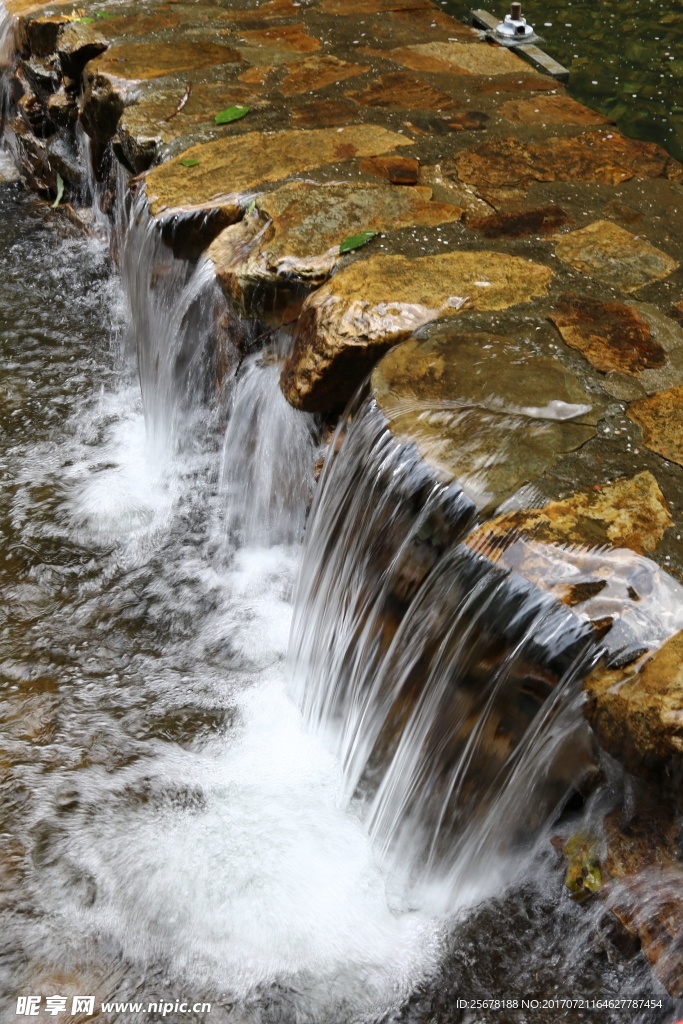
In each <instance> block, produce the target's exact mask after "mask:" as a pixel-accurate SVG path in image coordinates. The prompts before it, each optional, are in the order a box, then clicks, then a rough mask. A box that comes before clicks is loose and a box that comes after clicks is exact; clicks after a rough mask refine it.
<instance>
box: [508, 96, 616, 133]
mask: <svg viewBox="0 0 683 1024" xmlns="http://www.w3.org/2000/svg"><path fill="white" fill-rule="evenodd" d="M500 112H501V114H502V115H503V117H504V118H506V120H508V121H512V123H513V124H543V125H544V124H552V125H555V124H571V125H601V124H611V123H612V122H611V121H610V119H609V118H608V117H603V115H602V114H598V113H597V111H595V110H591V109H590V108H589V107H584V105H583V103H577V102H576V100H573V99H572V98H571V96H567V94H566V93H564V92H562V93H558V94H557V95H553V94H546V95H540V96H530V97H524V98H523V99H515V100H508V101H507V102H506V103H503V105H502V106H501V108H500Z"/></svg>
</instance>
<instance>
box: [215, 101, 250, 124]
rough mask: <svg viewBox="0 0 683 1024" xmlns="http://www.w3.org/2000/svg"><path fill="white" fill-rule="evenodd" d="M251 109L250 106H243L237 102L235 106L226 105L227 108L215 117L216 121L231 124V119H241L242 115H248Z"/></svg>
mask: <svg viewBox="0 0 683 1024" xmlns="http://www.w3.org/2000/svg"><path fill="white" fill-rule="evenodd" d="M250 109H251V108H250V107H242V106H240V104H239V103H237V104H236V105H235V106H234V107H226V109H225V110H221V111H220V113H218V114H216V116H215V117H214V121H215V122H216V124H230V122H231V121H239V119H240V118H241V117H246V116H247V114H248V113H249V110H250Z"/></svg>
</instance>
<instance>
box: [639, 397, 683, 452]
mask: <svg viewBox="0 0 683 1024" xmlns="http://www.w3.org/2000/svg"><path fill="white" fill-rule="evenodd" d="M626 414H627V416H628V418H629V419H630V420H632V421H633V422H634V423H637V424H638V426H639V427H641V429H642V431H643V444H644V445H645V447H646V448H649V449H650V451H652V452H656V453H657V455H661V456H663V458H665V459H667V460H668V461H669V462H675V463H677V465H679V466H683V385H676V386H675V387H673V388H667V390H666V391H659V392H657V393H656V394H654V395H651V396H650V397H648V398H643V399H641V400H640V401H638V402H631V404H630V405H629V407H628V409H627V412H626Z"/></svg>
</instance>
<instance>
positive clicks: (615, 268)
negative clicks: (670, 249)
mask: <svg viewBox="0 0 683 1024" xmlns="http://www.w3.org/2000/svg"><path fill="white" fill-rule="evenodd" d="M555 253H556V255H557V256H558V257H559V258H560V259H561V260H563V261H564V262H565V263H568V264H569V265H570V266H572V267H574V269H575V270H580V271H581V273H582V274H587V275H588V276H589V277H594V278H595V279H596V280H597V281H602V283H603V284H607V285H610V286H611V287H612V288H619V289H620V290H621V291H624V292H635V291H638V289H639V288H643V287H644V286H645V285H646V284H651V283H652V282H653V281H661V280H662V278H665V277H668V276H669V274H671V273H673V271H674V270H676V269H677V267H678V263H677V262H676V261H675V260H674V259H672V258H671V256H668V255H667V253H665V252H663V251H662V250H661V249H658V248H657V247H656V246H654V245H651V244H650V242H647V241H645V239H644V238H639V237H637V236H636V235H632V234H631V232H630V231H627V230H626V228H622V227H620V226H619V225H618V224H613V223H612V221H609V220H596V221H594V222H593V223H592V224H588V225H587V226H586V227H585V228H579V230H578V231H570V232H569V233H568V234H566V235H562V236H561V237H560V238H559V239H558V241H557V244H556V246H555Z"/></svg>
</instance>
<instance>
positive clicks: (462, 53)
mask: <svg viewBox="0 0 683 1024" xmlns="http://www.w3.org/2000/svg"><path fill="white" fill-rule="evenodd" d="M382 56H384V57H386V58H388V59H389V60H393V61H395V62H396V63H397V64H403V66H404V67H406V68H410V69H411V71H429V72H431V73H445V74H456V75H457V74H463V75H482V76H483V75H486V76H491V75H509V74H510V73H512V72H515V71H524V72H526V73H527V74H528V72H529V68H528V65H525V64H524V62H523V61H522V59H521V58H520V57H518V56H517V55H516V54H514V53H512V52H511V51H510V50H506V49H505V47H503V46H491V45H490V44H489V43H479V42H476V43H459V42H450V41H449V42H434V43H417V44H416V45H414V46H400V47H397V48H396V49H393V50H386V51H384V52H383V54H382Z"/></svg>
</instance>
